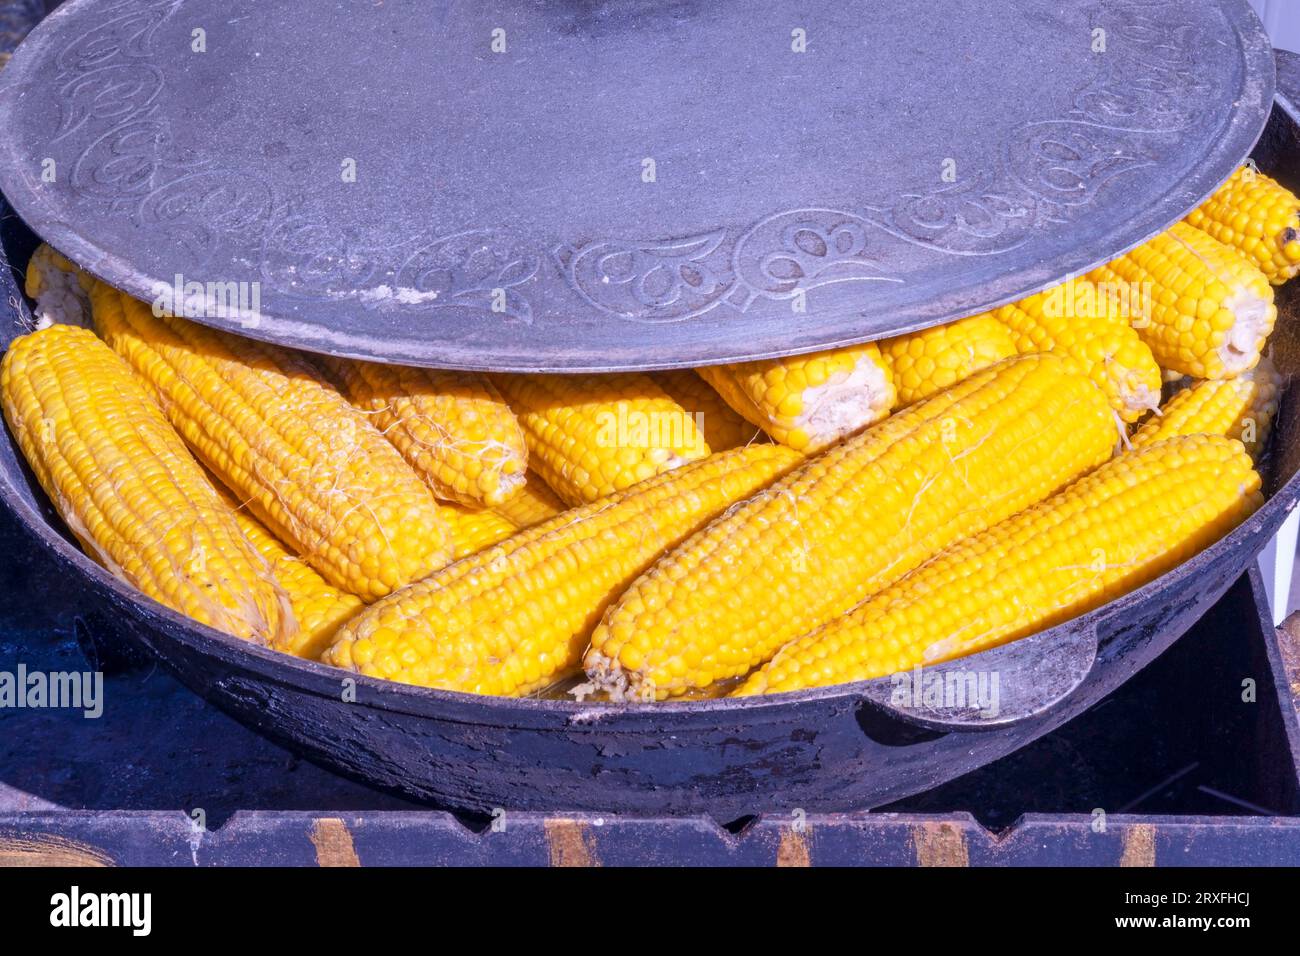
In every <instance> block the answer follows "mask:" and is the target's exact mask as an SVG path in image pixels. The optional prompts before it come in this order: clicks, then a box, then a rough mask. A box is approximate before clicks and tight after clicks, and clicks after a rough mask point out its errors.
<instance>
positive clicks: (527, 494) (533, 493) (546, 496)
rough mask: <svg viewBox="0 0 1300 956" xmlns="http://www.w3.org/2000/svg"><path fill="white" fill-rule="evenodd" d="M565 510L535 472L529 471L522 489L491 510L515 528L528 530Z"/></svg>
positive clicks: (561, 502)
mask: <svg viewBox="0 0 1300 956" xmlns="http://www.w3.org/2000/svg"><path fill="white" fill-rule="evenodd" d="M564 509H565V505H564V502H563V501H561V500H560V499H559V497H558V496H557V495H556V494H555V492H553V491H552V490H551V489H550V486H549V485H547V484H546V482H545V481H543V480H542V476H541V475H539V474H537V472H535V471H532V470H529V472H528V480H527V481H525V482H524V487H523V488H522V489H520V490H519V491H517V492H515V493H514V494H513V495H511V496H510V497H509V498H507V499H506V500H505V501H503V502H501V504H499V505H496V506H495V507H494V508H493V509H492V510H493V511H494V512H496V513H497V514H498V515H500V516H501V517H502V518H505V519H506V520H507V521H509V522H510V523H511V524H513V525H514V526H515V527H516V528H529V527H532V526H533V525H535V524H540V523H541V522H543V521H545V520H546V519H547V518H554V517H555V516H556V515H558V514H559V513H560V512H561V511H563V510H564Z"/></svg>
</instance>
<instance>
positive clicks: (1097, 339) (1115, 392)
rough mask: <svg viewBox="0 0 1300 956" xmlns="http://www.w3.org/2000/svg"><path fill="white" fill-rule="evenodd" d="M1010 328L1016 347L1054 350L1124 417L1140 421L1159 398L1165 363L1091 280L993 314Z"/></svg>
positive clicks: (1029, 299) (1036, 350)
mask: <svg viewBox="0 0 1300 956" xmlns="http://www.w3.org/2000/svg"><path fill="white" fill-rule="evenodd" d="M989 314H990V315H992V316H993V318H995V319H997V320H998V321H999V322H1001V323H1002V324H1003V325H1004V326H1006V327H1007V328H1008V329H1009V330H1010V331H1011V334H1012V336H1013V337H1014V339H1015V346H1016V351H1018V352H1022V353H1028V352H1055V353H1056V354H1058V355H1060V356H1061V357H1062V358H1066V359H1068V360H1070V361H1071V362H1073V363H1074V365H1075V367H1076V368H1077V369H1079V370H1080V371H1082V372H1083V373H1084V374H1086V375H1088V376H1089V377H1090V378H1091V379H1092V381H1093V382H1094V384H1096V385H1097V387H1098V388H1100V389H1101V390H1102V391H1103V392H1105V393H1106V397H1107V399H1108V400H1109V401H1110V406H1111V408H1112V409H1114V411H1115V413H1116V414H1117V415H1119V417H1120V418H1121V420H1123V421H1125V422H1130V423H1131V422H1135V421H1137V420H1138V419H1139V418H1140V417H1141V416H1142V415H1144V414H1145V413H1147V412H1149V411H1151V410H1152V409H1153V408H1156V407H1157V406H1158V405H1159V402H1160V380H1161V379H1160V366H1158V365H1157V364H1156V360H1155V357H1154V356H1153V355H1152V354H1151V349H1150V348H1149V347H1148V346H1147V345H1146V343H1145V342H1143V341H1142V339H1141V338H1140V337H1139V336H1138V333H1137V332H1136V331H1135V330H1134V329H1133V328H1132V327H1131V326H1130V325H1129V322H1128V319H1127V318H1125V317H1124V316H1122V315H1121V314H1120V312H1119V310H1118V308H1116V306H1115V303H1113V302H1112V301H1111V300H1110V299H1108V298H1107V297H1104V296H1102V295H1101V292H1100V290H1099V289H1097V287H1096V286H1095V285H1093V284H1092V283H1091V282H1088V281H1087V280H1086V279H1074V280H1071V282H1067V283H1063V284H1062V285H1059V286H1056V287H1055V288H1052V289H1048V290H1047V291H1045V292H1040V293H1038V294H1036V295H1031V296H1029V297H1028V298H1025V299H1021V300H1020V301H1019V302H1013V303H1011V304H1009V305H1004V306H1002V307H1001V308H999V309H995V310H994V311H993V312H992V313H989Z"/></svg>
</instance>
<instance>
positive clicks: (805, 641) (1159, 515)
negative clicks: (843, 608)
mask: <svg viewBox="0 0 1300 956" xmlns="http://www.w3.org/2000/svg"><path fill="white" fill-rule="evenodd" d="M1261 502H1262V497H1261V495H1260V492H1259V476H1258V475H1257V474H1255V472H1254V471H1253V470H1252V468H1251V465H1250V458H1249V457H1248V456H1247V455H1246V454H1245V451H1244V449H1243V448H1242V446H1241V444H1240V443H1239V442H1236V441H1232V440H1230V439H1227V438H1224V437H1222V436H1218V435H1214V436H1210V435H1194V436H1183V437H1176V438H1171V439H1168V440H1166V441H1162V442H1157V443H1156V444H1154V445H1150V446H1148V447H1146V448H1143V449H1141V450H1140V451H1134V452H1132V453H1129V454H1125V455H1121V456H1120V457H1118V458H1116V459H1115V460H1114V461H1111V462H1108V463H1107V464H1105V465H1102V466H1101V467H1100V468H1098V469H1097V470H1096V471H1094V472H1092V473H1091V474H1090V475H1087V476H1086V477H1084V478H1081V479H1079V480H1078V481H1076V482H1075V483H1074V484H1072V485H1070V486H1069V487H1068V488H1066V489H1065V490H1064V491H1062V492H1060V493H1059V494H1057V495H1055V496H1054V497H1052V498H1050V499H1048V500H1047V501H1044V502H1042V503H1041V504H1038V505H1035V506H1034V507H1032V508H1030V509H1028V510H1027V511H1022V512H1021V513H1020V514H1018V515H1016V516H1014V517H1012V518H1009V519H1007V520H1006V521H1003V522H1002V523H1001V524H998V525H995V526H994V527H992V528H990V529H989V530H988V531H985V532H983V533H982V534H978V535H976V536H975V537H973V538H967V539H966V540H965V541H962V542H960V543H958V544H956V545H954V546H953V547H952V548H950V549H949V550H947V551H945V552H944V553H943V554H941V555H940V556H939V557H937V558H935V559H934V560H933V561H931V562H929V563H928V564H926V565H925V566H923V567H921V568H918V569H917V570H916V571H914V572H913V573H911V574H909V575H908V576H907V577H905V578H903V579H902V580H901V581H898V582H897V583H895V584H893V585H891V586H890V587H888V588H886V589H885V590H883V591H881V592H879V593H878V594H876V595H874V596H873V597H872V598H870V599H869V600H868V601H866V602H865V603H864V604H862V605H860V606H859V607H857V608H856V609H855V610H854V611H853V612H852V613H851V614H848V615H846V616H844V617H840V618H837V619H836V620H834V621H832V622H831V623H829V624H827V625H825V626H824V627H822V628H820V629H818V630H815V631H813V632H812V633H810V634H807V635H805V636H803V637H800V638H798V639H797V640H795V641H792V642H791V643H789V644H787V645H786V646H785V647H783V648H782V649H781V651H780V653H778V654H777V655H776V657H774V658H773V659H772V660H771V661H769V662H768V663H767V664H766V665H764V666H763V668H762V669H761V670H759V671H758V672H756V673H755V674H753V675H752V676H751V677H750V678H749V679H748V680H747V681H746V682H745V683H744V684H743V685H741V687H739V688H738V689H737V690H736V691H734V692H733V696H745V695H749V694H762V693H775V692H778V691H788V690H799V689H801V688H805V687H818V686H821V685H824V684H842V683H847V682H849V681H859V680H867V679H869V678H872V677H883V676H884V675H886V674H893V673H896V672H898V671H902V670H908V669H910V668H912V667H915V666H918V665H921V666H924V665H928V664H937V663H941V662H942V661H946V660H951V659H952V658H954V657H963V656H965V655H967V654H973V653H975V652H976V651H982V650H986V649H988V648H990V647H995V646H997V645H998V644H1003V643H1006V642H1007V641H1012V640H1015V639H1016V638H1019V637H1024V636H1025V635H1027V634H1032V633H1033V632H1035V631H1038V630H1041V629H1043V628H1047V627H1051V626H1052V625H1053V624H1057V623H1060V622H1061V621H1065V620H1068V619H1069V618H1072V617H1075V616H1076V615H1079V614H1082V613H1084V612H1085V611H1089V610H1092V609H1093V608H1095V607H1099V606H1100V605H1102V604H1104V603H1106V602H1107V601H1110V600H1113V599H1114V598H1116V597H1119V596H1120V595H1121V594H1125V593H1127V592H1128V591H1131V590H1133V589H1134V588H1137V587H1140V586H1141V585H1143V584H1145V583H1146V582H1148V581H1150V580H1152V579H1153V578H1156V577H1158V576H1159V575H1160V574H1163V573H1164V572H1165V571H1167V570H1169V569H1170V568H1172V567H1175V566H1176V565H1178V564H1179V563H1180V562H1182V561H1184V560H1186V559H1187V558H1189V557H1191V556H1192V555H1194V554H1196V553H1197V552H1198V551H1200V550H1201V549H1202V548H1204V547H1206V546H1208V545H1210V544H1211V543H1213V542H1214V541H1217V540H1218V539H1219V538H1221V537H1222V536H1223V535H1225V534H1226V533H1227V532H1228V531H1230V530H1231V529H1232V528H1234V527H1236V526H1237V525H1238V524H1240V523H1241V521H1242V520H1243V519H1244V518H1246V517H1247V516H1248V515H1249V514H1250V513H1251V512H1253V511H1254V510H1255V509H1256V508H1258V507H1259V505H1260V503H1261Z"/></svg>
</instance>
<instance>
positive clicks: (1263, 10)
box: [1250, 0, 1300, 53]
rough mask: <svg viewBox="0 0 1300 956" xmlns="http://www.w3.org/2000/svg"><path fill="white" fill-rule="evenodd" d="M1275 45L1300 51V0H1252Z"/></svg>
mask: <svg viewBox="0 0 1300 956" xmlns="http://www.w3.org/2000/svg"><path fill="white" fill-rule="evenodd" d="M1250 5H1251V6H1252V7H1254V8H1255V12H1256V13H1258V14H1259V18H1260V19H1261V20H1263V21H1264V28H1265V29H1266V30H1268V34H1269V36H1271V37H1272V38H1273V45H1274V46H1275V47H1279V48H1280V49H1283V50H1293V51H1295V52H1296V53H1300V0H1250Z"/></svg>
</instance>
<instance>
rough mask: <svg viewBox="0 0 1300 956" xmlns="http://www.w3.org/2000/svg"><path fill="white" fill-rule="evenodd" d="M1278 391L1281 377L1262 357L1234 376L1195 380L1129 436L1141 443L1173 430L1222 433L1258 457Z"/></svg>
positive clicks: (1166, 435)
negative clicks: (1246, 369) (1253, 365)
mask: <svg viewBox="0 0 1300 956" xmlns="http://www.w3.org/2000/svg"><path fill="white" fill-rule="evenodd" d="M1281 394H1282V376H1281V375H1279V374H1278V372H1277V369H1276V368H1274V366H1273V363H1272V362H1271V361H1269V360H1268V358H1267V357H1262V358H1260V360H1259V364H1258V365H1256V366H1255V367H1254V368H1253V369H1251V370H1250V371H1249V372H1245V373H1243V374H1242V375H1239V376H1237V377H1236V378H1229V379H1222V380H1219V381H1216V380H1214V379H1208V380H1206V381H1202V382H1195V383H1193V384H1192V385H1189V386H1188V387H1187V388H1184V389H1182V390H1181V391H1179V392H1178V393H1176V394H1175V395H1174V396H1173V397H1171V398H1170V399H1169V401H1168V403H1166V404H1165V406H1164V408H1162V409H1161V410H1160V414H1158V415H1153V416H1152V417H1151V419H1150V420H1149V421H1148V422H1147V423H1146V424H1145V425H1143V426H1142V427H1141V428H1139V429H1138V430H1137V432H1136V434H1134V435H1133V439H1132V444H1133V447H1134V448H1141V447H1143V446H1145V445H1151V444H1154V443H1155V442H1158V441H1162V440H1164V439H1166V438H1170V437H1172V436H1174V435H1227V436H1228V437H1229V438H1235V439H1237V440H1238V441H1240V442H1241V443H1242V444H1243V445H1245V446H1246V450H1247V451H1249V452H1250V453H1251V454H1252V455H1254V456H1258V455H1259V453H1260V452H1261V451H1263V449H1264V445H1265V443H1266V442H1267V441H1268V433H1269V429H1270V427H1271V426H1272V424H1273V418H1274V417H1275V416H1276V415H1277V409H1278V400H1279V399H1280V398H1281Z"/></svg>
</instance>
